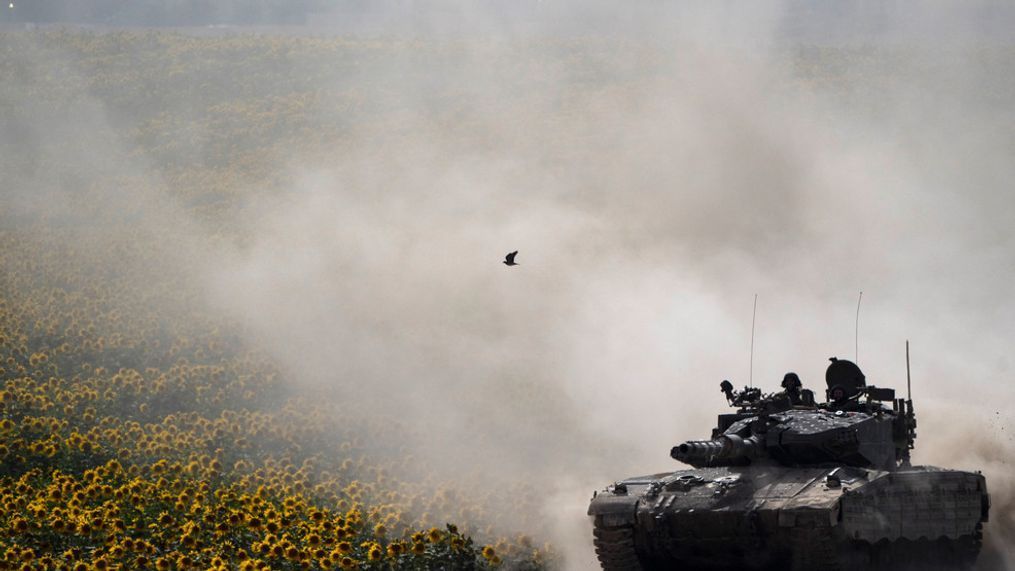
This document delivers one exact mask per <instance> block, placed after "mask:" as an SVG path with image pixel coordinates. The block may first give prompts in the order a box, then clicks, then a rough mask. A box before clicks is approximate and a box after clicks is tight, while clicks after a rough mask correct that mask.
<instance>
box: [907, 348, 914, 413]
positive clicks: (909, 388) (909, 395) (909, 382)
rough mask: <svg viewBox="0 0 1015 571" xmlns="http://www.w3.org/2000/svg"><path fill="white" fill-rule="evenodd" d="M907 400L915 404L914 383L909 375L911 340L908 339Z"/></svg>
mask: <svg viewBox="0 0 1015 571" xmlns="http://www.w3.org/2000/svg"><path fill="white" fill-rule="evenodd" d="M906 400H908V401H910V402H913V382H912V378H911V377H910V375H909V339H906Z"/></svg>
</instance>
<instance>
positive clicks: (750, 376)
mask: <svg viewBox="0 0 1015 571" xmlns="http://www.w3.org/2000/svg"><path fill="white" fill-rule="evenodd" d="M757 317H758V294H754V311H753V312H752V313H751V368H750V371H748V373H747V382H748V384H749V385H750V386H751V387H754V322H755V320H756V319H757Z"/></svg>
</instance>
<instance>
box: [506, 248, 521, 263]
mask: <svg viewBox="0 0 1015 571" xmlns="http://www.w3.org/2000/svg"><path fill="white" fill-rule="evenodd" d="M517 255H518V250H515V251H514V252H511V253H510V254H508V255H507V256H504V265H505V266H517V265H518V264H516V263H515V256H517Z"/></svg>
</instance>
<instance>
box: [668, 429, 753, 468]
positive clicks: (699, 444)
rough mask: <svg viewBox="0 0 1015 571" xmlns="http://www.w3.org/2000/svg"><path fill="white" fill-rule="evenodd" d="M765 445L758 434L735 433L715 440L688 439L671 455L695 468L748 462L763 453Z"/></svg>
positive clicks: (675, 447)
mask: <svg viewBox="0 0 1015 571" xmlns="http://www.w3.org/2000/svg"><path fill="white" fill-rule="evenodd" d="M762 448H763V446H762V443H761V440H760V439H759V438H758V437H757V436H750V437H748V438H741V437H739V436H736V435H734V434H729V435H725V436H720V437H719V438H716V439H714V440H688V441H687V442H684V443H683V444H678V445H677V446H674V447H673V449H672V450H670V457H672V458H673V459H674V460H677V461H679V462H683V463H685V464H690V465H691V466H694V467H695V468H704V467H710V466H733V465H738V464H747V463H748V462H749V461H750V459H751V458H755V457H757V456H759V455H760V454H761V450H762Z"/></svg>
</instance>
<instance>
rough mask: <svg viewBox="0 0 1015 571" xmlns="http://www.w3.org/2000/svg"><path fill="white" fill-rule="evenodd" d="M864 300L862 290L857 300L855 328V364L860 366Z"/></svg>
mask: <svg viewBox="0 0 1015 571" xmlns="http://www.w3.org/2000/svg"><path fill="white" fill-rule="evenodd" d="M862 299H863V290H860V297H858V298H856V324H855V326H854V328H853V362H855V363H856V364H858V365H859V364H860V301H861V300H862Z"/></svg>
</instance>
